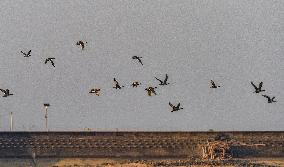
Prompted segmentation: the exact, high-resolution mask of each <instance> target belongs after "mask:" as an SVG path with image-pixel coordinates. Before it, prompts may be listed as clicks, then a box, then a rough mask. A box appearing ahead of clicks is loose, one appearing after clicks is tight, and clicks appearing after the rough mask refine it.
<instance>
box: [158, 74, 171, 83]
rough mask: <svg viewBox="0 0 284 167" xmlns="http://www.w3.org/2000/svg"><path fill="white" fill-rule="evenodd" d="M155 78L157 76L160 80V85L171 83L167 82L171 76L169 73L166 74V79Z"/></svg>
mask: <svg viewBox="0 0 284 167" xmlns="http://www.w3.org/2000/svg"><path fill="white" fill-rule="evenodd" d="M155 78H156V80H158V81H159V82H160V84H159V85H168V84H170V83H167V81H168V78H169V76H168V74H166V78H165V79H164V81H162V80H160V79H159V78H157V77H155Z"/></svg>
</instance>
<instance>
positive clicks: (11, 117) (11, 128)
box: [10, 112, 13, 131]
mask: <svg viewBox="0 0 284 167" xmlns="http://www.w3.org/2000/svg"><path fill="white" fill-rule="evenodd" d="M10 131H13V112H11V113H10Z"/></svg>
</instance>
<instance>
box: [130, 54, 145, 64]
mask: <svg viewBox="0 0 284 167" xmlns="http://www.w3.org/2000/svg"><path fill="white" fill-rule="evenodd" d="M141 58H142V57H138V56H132V59H134V60H135V59H137V60H138V61H139V63H140V64H141V65H142V66H143V63H142V60H141Z"/></svg>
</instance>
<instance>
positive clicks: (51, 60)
mask: <svg viewBox="0 0 284 167" xmlns="http://www.w3.org/2000/svg"><path fill="white" fill-rule="evenodd" d="M53 59H55V58H47V59H45V62H44V64H46V63H47V62H48V61H50V62H51V64H52V66H53V67H55V65H54V62H53Z"/></svg>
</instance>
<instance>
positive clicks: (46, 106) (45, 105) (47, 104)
mask: <svg viewBox="0 0 284 167" xmlns="http://www.w3.org/2000/svg"><path fill="white" fill-rule="evenodd" d="M43 106H44V108H45V116H44V118H45V130H46V131H48V128H47V108H48V107H49V106H50V104H49V103H44V104H43Z"/></svg>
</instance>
